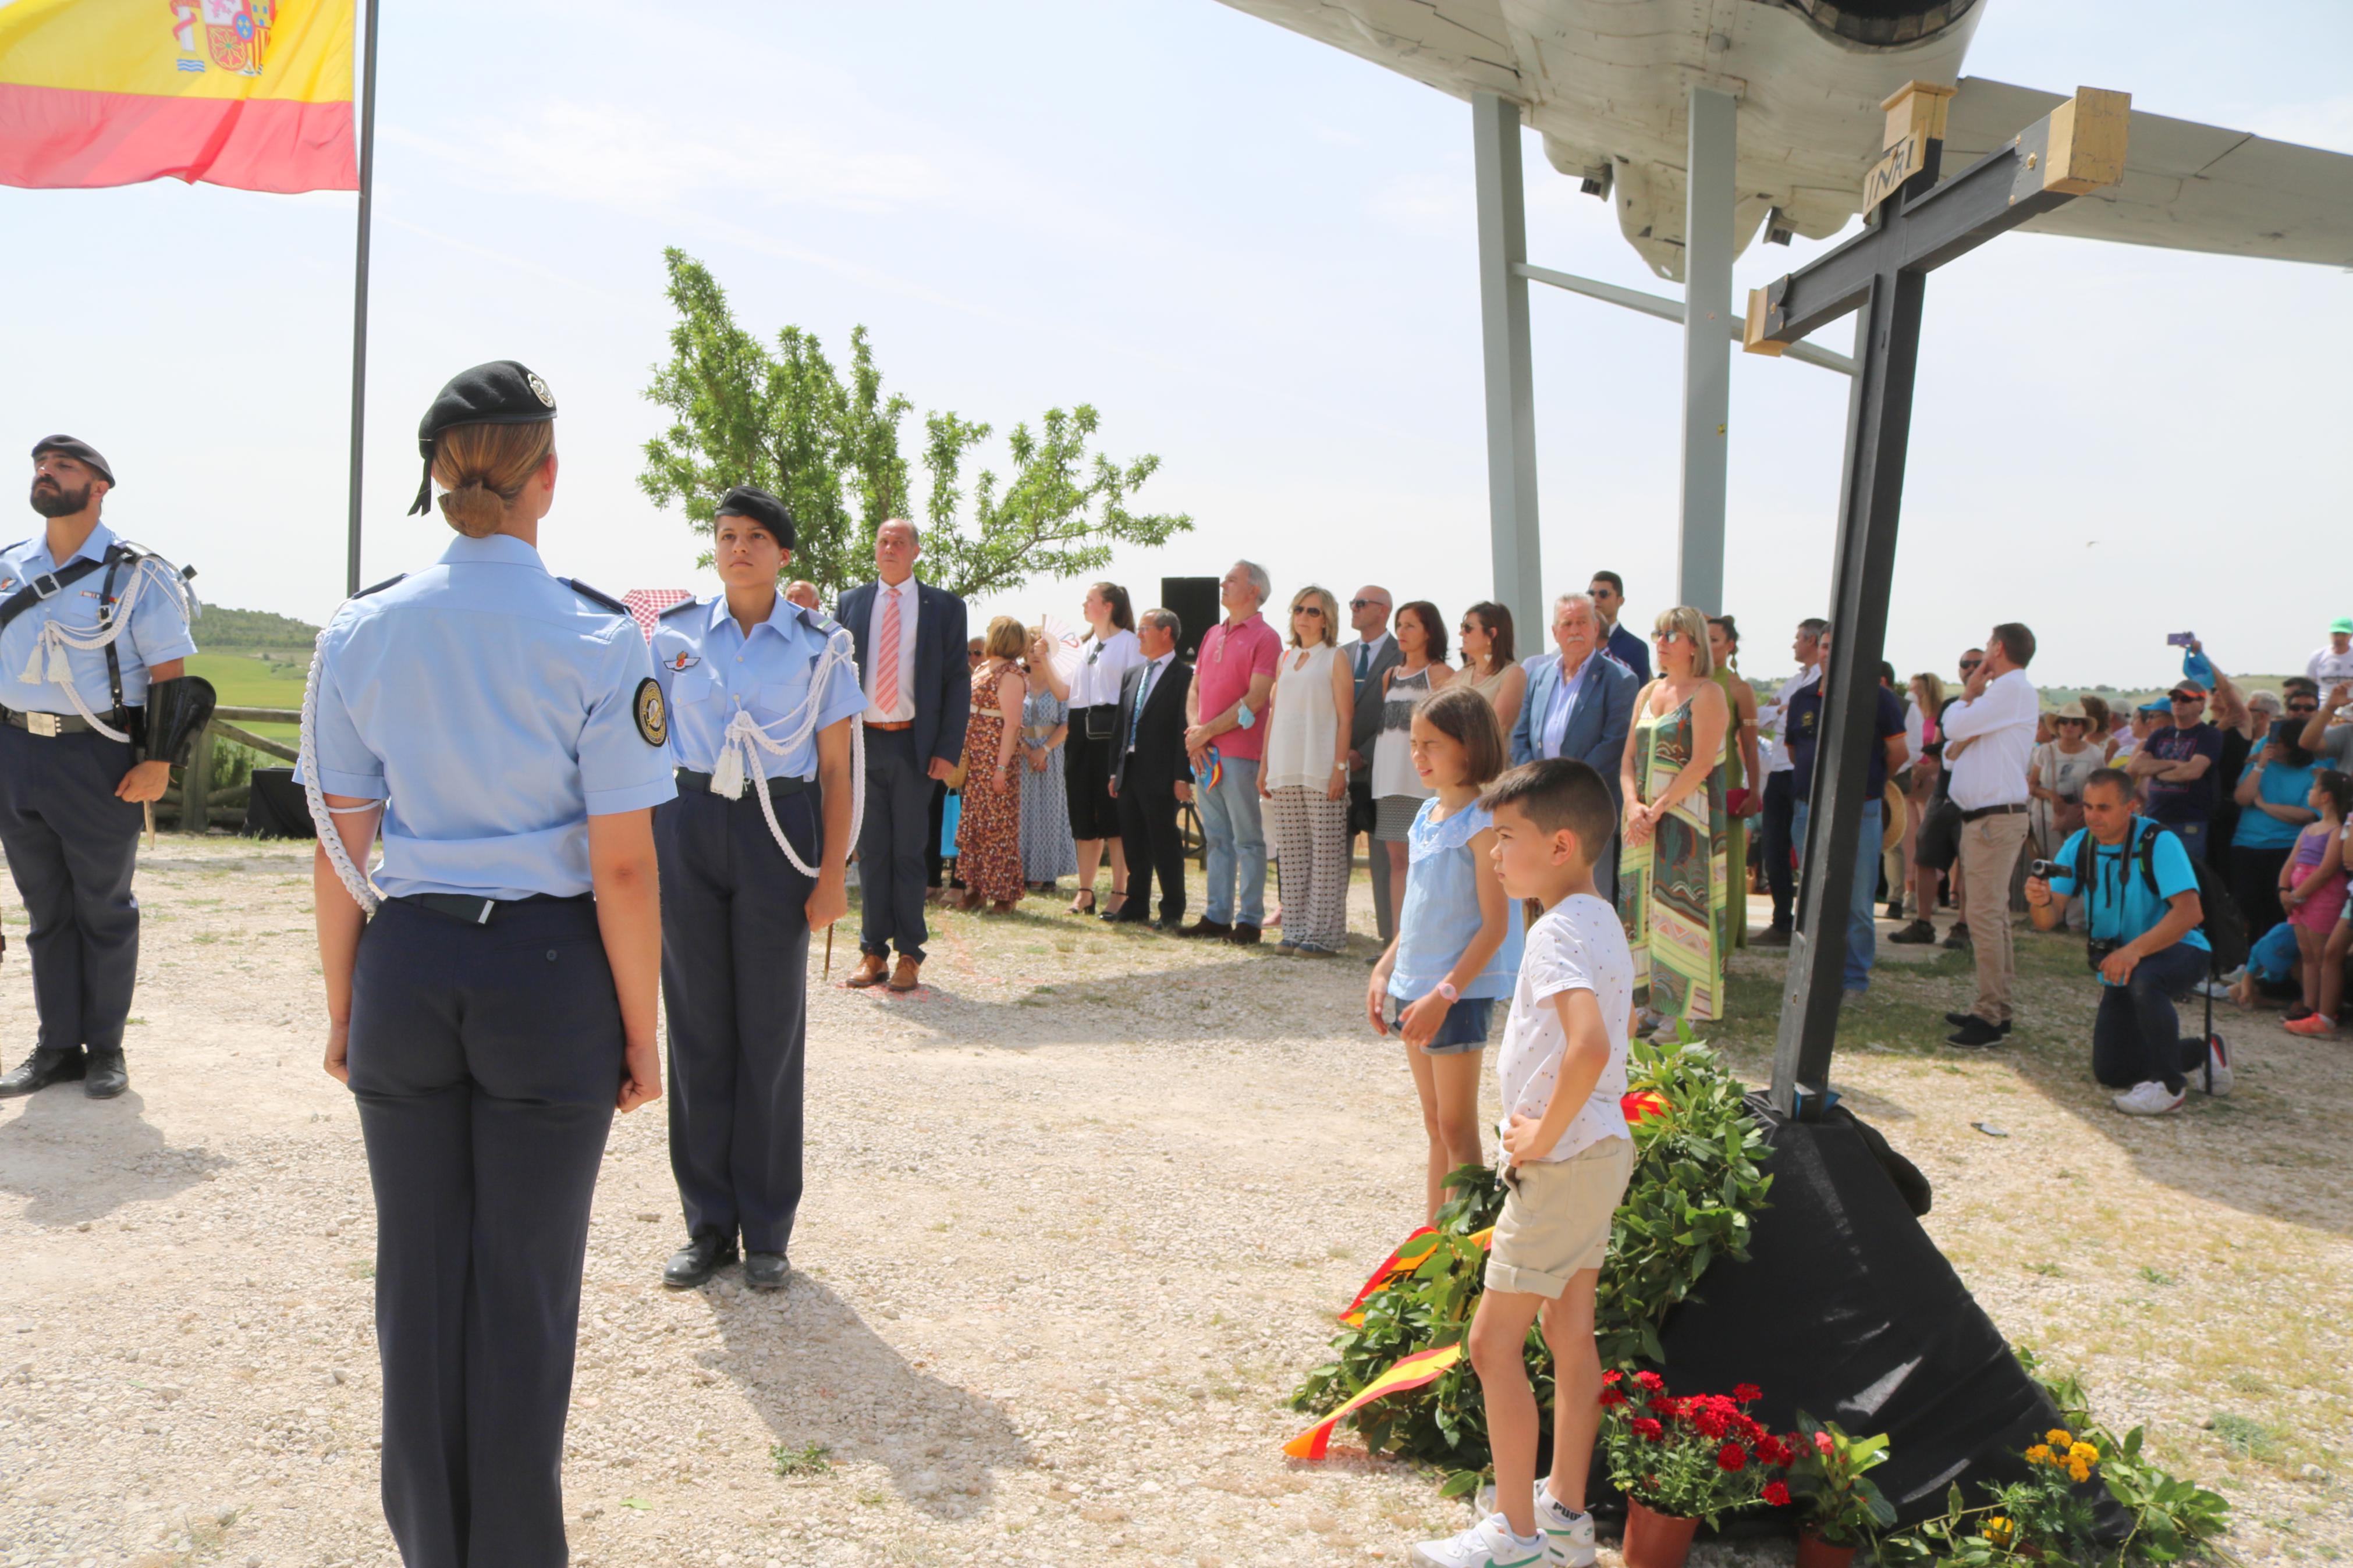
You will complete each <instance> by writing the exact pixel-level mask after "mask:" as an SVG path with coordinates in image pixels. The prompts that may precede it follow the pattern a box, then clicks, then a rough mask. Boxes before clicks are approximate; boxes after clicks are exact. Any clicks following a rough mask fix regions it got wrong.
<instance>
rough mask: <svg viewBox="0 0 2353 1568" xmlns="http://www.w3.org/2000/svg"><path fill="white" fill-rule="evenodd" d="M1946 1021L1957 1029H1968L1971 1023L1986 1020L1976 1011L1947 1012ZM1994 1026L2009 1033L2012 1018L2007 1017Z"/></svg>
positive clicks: (1979, 1022) (1980, 1022)
mask: <svg viewBox="0 0 2353 1568" xmlns="http://www.w3.org/2000/svg"><path fill="white" fill-rule="evenodd" d="M1945 1022H1947V1024H1950V1025H1951V1026H1953V1027H1955V1028H1956V1029H1966V1028H1968V1026H1970V1025H1971V1024H1982V1023H1984V1022H1985V1020H1984V1019H1982V1018H1980V1017H1978V1016H1977V1015H1976V1014H1975V1013H1947V1014H1946V1015H1945ZM1994 1027H1995V1028H1997V1029H2000V1031H2001V1032H2002V1033H2003V1034H2005V1035H2007V1034H2008V1033H2010V1020H2009V1019H2007V1018H2005V1019H2003V1020H2002V1021H2001V1022H2000V1023H1999V1024H1996V1025H1995V1026H1994Z"/></svg>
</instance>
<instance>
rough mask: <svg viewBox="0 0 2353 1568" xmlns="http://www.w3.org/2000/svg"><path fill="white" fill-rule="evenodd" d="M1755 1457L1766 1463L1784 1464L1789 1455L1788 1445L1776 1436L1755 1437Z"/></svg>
mask: <svg viewBox="0 0 2353 1568" xmlns="http://www.w3.org/2000/svg"><path fill="white" fill-rule="evenodd" d="M1755 1442H1756V1445H1757V1458H1758V1459H1760V1460H1762V1461H1763V1462H1764V1463H1766V1464H1768V1465H1786V1464H1788V1462H1789V1460H1790V1458H1791V1455H1790V1453H1789V1447H1788V1444H1786V1443H1784V1442H1782V1441H1781V1439H1779V1438H1778V1437H1775V1436H1761V1437H1758V1438H1757V1439H1755Z"/></svg>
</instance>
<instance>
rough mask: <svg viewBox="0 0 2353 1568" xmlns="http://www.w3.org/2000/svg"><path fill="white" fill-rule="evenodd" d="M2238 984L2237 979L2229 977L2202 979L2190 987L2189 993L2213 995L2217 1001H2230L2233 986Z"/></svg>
mask: <svg viewBox="0 0 2353 1568" xmlns="http://www.w3.org/2000/svg"><path fill="white" fill-rule="evenodd" d="M2234 984H2238V983H2237V982H2236V981H2233V980H2229V979H2223V980H2201V981H2200V982H2199V983H2198V984H2195V985H2192V986H2191V987H2190V988H2189V994H2191V995H2193V996H2211V997H2212V998H2213V999H2214V1000H2215V1001H2217V1002H2228V1001H2229V1000H2230V999H2231V987H2232V985H2234Z"/></svg>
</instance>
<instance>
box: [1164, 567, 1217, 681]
mask: <svg viewBox="0 0 2353 1568" xmlns="http://www.w3.org/2000/svg"><path fill="white" fill-rule="evenodd" d="M1160 607H1161V608H1162V609H1164V610H1174V611H1176V622H1177V626H1176V656H1177V657H1178V658H1182V659H1183V660H1184V661H1185V662H1186V663H1187V664H1190V663H1192V662H1193V660H1194V658H1196V657H1198V655H1199V653H1200V651H1201V638H1202V637H1204V636H1205V635H1207V634H1208V629H1209V628H1210V627H1211V626H1216V625H1217V624H1218V620H1219V609H1218V579H1217V578H1215V577H1163V578H1162V579H1160Z"/></svg>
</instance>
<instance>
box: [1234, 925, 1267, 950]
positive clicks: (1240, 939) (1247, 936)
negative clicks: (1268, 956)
mask: <svg viewBox="0 0 2353 1568" xmlns="http://www.w3.org/2000/svg"><path fill="white" fill-rule="evenodd" d="M1259 936H1260V931H1259V928H1258V927H1256V926H1254V925H1252V924H1250V922H1249V921H1235V922H1234V929H1233V930H1232V931H1230V932H1229V933H1228V934H1227V936H1226V940H1227V941H1228V942H1232V943H1233V944H1234V945H1235V946H1236V947H1256V946H1257V945H1258V942H1259Z"/></svg>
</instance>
